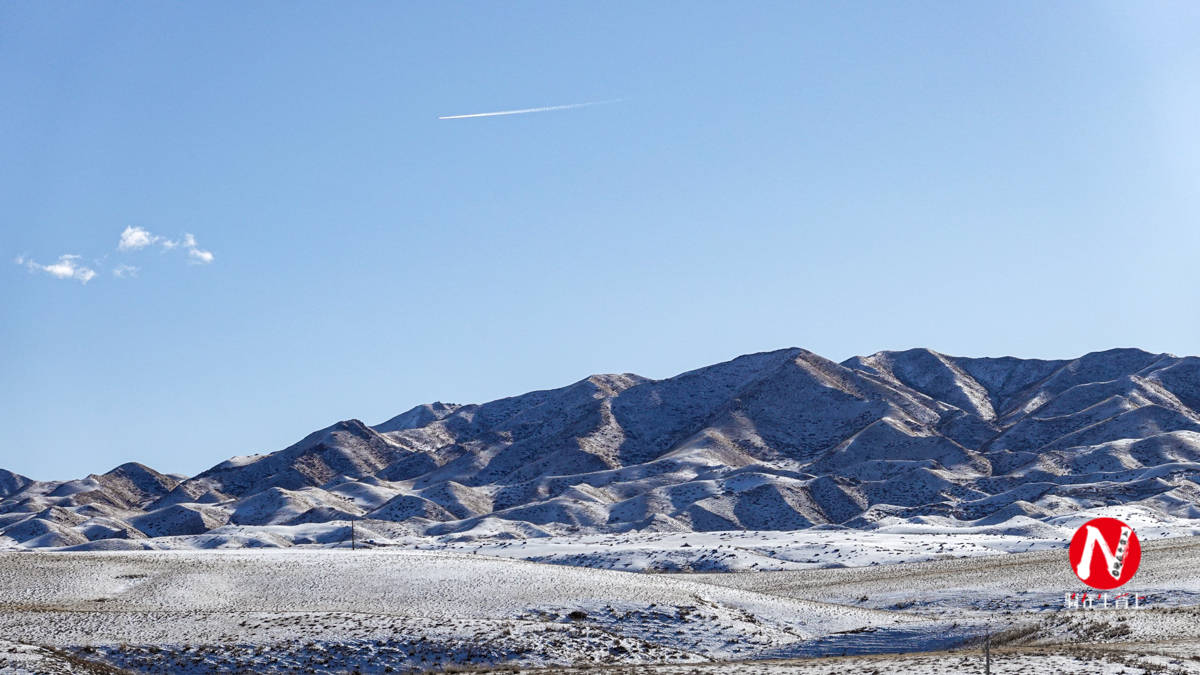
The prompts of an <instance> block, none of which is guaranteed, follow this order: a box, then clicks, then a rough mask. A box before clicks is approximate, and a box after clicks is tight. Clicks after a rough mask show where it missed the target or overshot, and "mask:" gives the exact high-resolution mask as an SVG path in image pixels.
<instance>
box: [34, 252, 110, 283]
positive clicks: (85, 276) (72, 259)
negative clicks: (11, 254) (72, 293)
mask: <svg viewBox="0 0 1200 675" xmlns="http://www.w3.org/2000/svg"><path fill="white" fill-rule="evenodd" d="M79 260H80V258H79V256H77V255H72V254H69V253H68V254H65V255H60V256H59V257H58V262H56V263H50V264H49V265H42V264H40V263H38V262H37V261H36V260H31V259H29V258H26V257H25V256H23V255H21V256H17V259H16V260H15V262H16V263H17V264H18V265H24V266H25V267H26V269H28V270H29V271H30V272H45V273H46V274H49V275H50V276H52V277H54V278H56V279H75V280H77V281H78V282H79V283H81V284H86V283H87V282H89V281H91V280H92V279H93V278H94V277H95V276H96V270H94V269H92V268H90V267H88V266H87V265H83V264H80V262H79Z"/></svg>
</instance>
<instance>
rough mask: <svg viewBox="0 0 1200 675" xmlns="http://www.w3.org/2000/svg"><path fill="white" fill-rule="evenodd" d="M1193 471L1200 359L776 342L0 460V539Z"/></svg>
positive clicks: (675, 523)
mask: <svg viewBox="0 0 1200 675" xmlns="http://www.w3.org/2000/svg"><path fill="white" fill-rule="evenodd" d="M1198 471H1200V358H1197V357H1177V356H1173V355H1170V354H1151V353H1148V352H1145V351H1141V350H1137V349H1114V350H1109V351H1104V352H1095V353H1091V354H1087V355H1085V356H1082V357H1080V358H1077V359H1073V360H1037V359H1018V358H1011V357H1004V358H961V357H954V356H947V355H945V354H940V353H938V352H935V351H931V350H928V349H912V350H908V351H900V352H879V353H877V354H873V355H871V356H864V357H854V358H851V359H848V360H846V361H843V362H842V363H835V362H833V361H830V360H828V359H825V358H822V357H821V356H818V355H816V354H814V353H812V352H809V351H806V350H803V349H796V348H792V349H783V350H778V351H772V352H765V353H759V354H750V355H746V356H740V357H738V358H735V359H733V360H731V361H727V362H724V363H719V364H716V365H712V366H708V367H705V368H700V369H697V370H693V371H689V372H686V373H683V374H680V375H677V376H675V377H671V378H667V379H663V380H653V379H648V378H645V377H641V376H638V375H634V374H628V373H626V374H619V375H593V376H591V377H588V378H586V379H583V380H580V381H578V382H576V383H574V384H571V385H569V386H566V387H563V388H560V389H552V390H547V391H535V392H530V393H527V394H522V395H520V396H514V397H511V398H505V399H500V400H497V401H492V402H490V403H483V404H470V405H459V404H452V403H440V402H439V403H432V404H427V405H421V406H418V407H416V408H413V409H411V410H408V411H407V412H404V413H401V414H400V415H397V416H396V417H393V418H392V419H389V420H387V421H386V422H383V423H381V424H377V425H375V426H368V425H366V424H364V423H362V422H360V421H358V420H346V421H342V422H338V423H337V424H334V425H332V426H330V427H327V428H324V429H321V430H319V431H315V432H313V433H311V434H309V435H308V436H306V437H304V438H303V439H301V440H300V441H298V442H297V443H295V444H294V445H291V446H290V447H287V448H284V449H282V450H279V451H277V452H272V453H269V454H263V455H251V456H240V457H233V458H232V459H229V460H227V461H225V462H222V463H220V464H218V465H216V466H214V467H212V468H210V469H208V470H207V471H204V472H202V473H200V474H198V475H196V476H192V477H187V476H181V475H174V474H163V473H159V472H157V471H155V470H153V469H151V468H149V467H146V466H143V465H141V464H136V463H130V464H124V465H122V466H119V467H117V468H115V469H113V470H112V471H109V472H108V473H105V474H100V475H91V476H88V477H86V478H82V479H77V480H68V481H34V480H31V479H29V478H26V477H23V476H20V475H17V474H14V473H12V472H9V471H4V470H0V545H2V546H8V547H19V548H44V547H66V548H76V549H118V548H144V547H160V546H161V547H168V546H171V545H189V544H187V542H190V545H202V546H217V545H222V543H221V542H228V541H231V540H232V539H231V538H236V539H237V541H239V542H240V543H241V545H262V546H286V545H293V544H320V543H326V544H328V543H334V542H336V541H338V540H339V538H343V537H344V536H345V530H346V529H347V527H348V523H349V522H351V521H353V522H355V524H356V527H357V528H359V530H360V531H361V532H362V533H363V536H366V537H370V536H371V535H372V533H380V536H383V533H386V534H387V535H388V536H396V535H413V536H439V535H442V536H450V537H459V538H471V537H497V536H499V537H513V538H522V537H536V536H545V535H557V534H570V533H605V532H629V531H649V532H664V531H669V532H678V531H718V530H743V529H748V530H796V529H804V528H810V527H850V528H871V527H874V526H875V525H876V524H877V523H880V522H882V521H887V522H895V520H896V519H901V520H904V519H907V520H916V521H920V520H923V519H924V520H928V519H931V518H937V519H942V521H945V522H961V523H963V524H970V525H995V524H1001V523H1005V522H1009V521H1011V520H1012V519H1014V518H1032V519H1035V520H1037V519H1045V518H1050V517H1054V516H1058V515H1063V514H1066V513H1072V512H1076V511H1079V510H1082V509H1085V508H1092V507H1097V506H1104V505H1110V504H1138V505H1141V506H1143V507H1146V508H1148V509H1151V510H1153V511H1157V512H1160V513H1162V514H1164V516H1176V517H1185V518H1195V517H1200V487H1198V485H1197V483H1198V480H1197V477H1198V475H1200V474H1198ZM197 542H200V543H199V544H197Z"/></svg>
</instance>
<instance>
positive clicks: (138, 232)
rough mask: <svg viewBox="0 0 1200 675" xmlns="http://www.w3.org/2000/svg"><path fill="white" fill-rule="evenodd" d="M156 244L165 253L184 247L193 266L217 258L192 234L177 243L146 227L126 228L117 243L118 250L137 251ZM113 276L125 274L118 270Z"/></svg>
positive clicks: (204, 263) (134, 269)
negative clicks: (197, 241) (203, 247)
mask: <svg viewBox="0 0 1200 675" xmlns="http://www.w3.org/2000/svg"><path fill="white" fill-rule="evenodd" d="M155 244H157V245H158V246H161V247H162V250H164V251H170V250H172V249H175V248H179V247H180V246H182V247H183V248H184V249H185V250H187V254H188V261H189V262H191V263H192V264H193V265H207V264H208V263H210V262H212V261H213V258H214V257H215V256H213V253H212V251H208V250H205V249H202V248H200V246H199V245H198V244H197V243H196V237H195V236H193V235H192V234H191V233H188V234H185V235H183V240H182V241H176V240H174V239H167V238H166V237H163V236H161V235H157V234H154V233H153V232H151V231H149V230H147V229H146V228H144V227H134V226H130V227H126V228H125V231H123V232H121V240H120V241H119V242H118V243H117V250H118V251H136V250H138V249H143V248H146V247H147V246H151V245H155ZM133 271H135V272H136V268H133ZM113 274H115V275H116V276H118V277H120V276H124V275H123V274H120V273H118V272H117V271H116V270H113Z"/></svg>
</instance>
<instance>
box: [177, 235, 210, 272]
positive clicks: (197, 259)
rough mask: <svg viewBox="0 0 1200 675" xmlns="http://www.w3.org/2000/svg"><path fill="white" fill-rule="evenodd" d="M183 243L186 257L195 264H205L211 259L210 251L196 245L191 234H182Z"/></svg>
mask: <svg viewBox="0 0 1200 675" xmlns="http://www.w3.org/2000/svg"><path fill="white" fill-rule="evenodd" d="M183 245H184V246H186V247H187V252H188V258H190V259H191V261H192V263H193V264H195V265H207V264H208V263H210V262H212V261H213V254H212V251H206V250H204V249H202V248H200V247H199V246H197V245H196V238H195V237H193V236H192V235H191V234H185V235H183Z"/></svg>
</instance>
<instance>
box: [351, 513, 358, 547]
mask: <svg viewBox="0 0 1200 675" xmlns="http://www.w3.org/2000/svg"><path fill="white" fill-rule="evenodd" d="M356 548H358V547H357V545H356V543H355V537H354V521H353V520H352V521H350V550H351V551H353V550H355V549H356Z"/></svg>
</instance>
